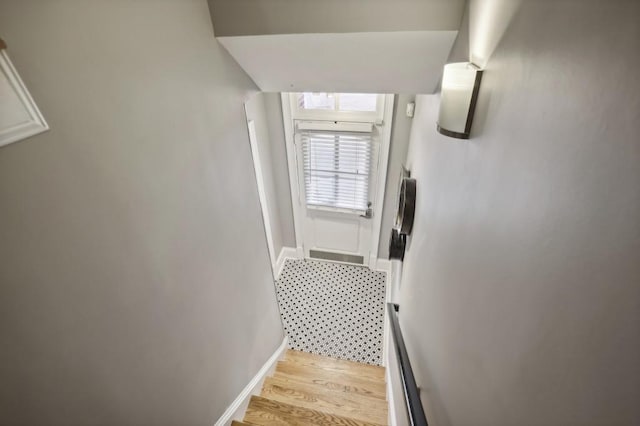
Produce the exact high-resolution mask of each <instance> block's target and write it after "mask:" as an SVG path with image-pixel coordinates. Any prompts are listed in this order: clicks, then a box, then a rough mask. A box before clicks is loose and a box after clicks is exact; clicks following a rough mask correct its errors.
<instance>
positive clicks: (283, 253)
mask: <svg viewBox="0 0 640 426" xmlns="http://www.w3.org/2000/svg"><path fill="white" fill-rule="evenodd" d="M286 259H302V258H301V257H300V256H298V250H297V249H296V248H295V247H282V250H280V254H279V255H278V261H277V262H276V268H275V275H276V277H275V278H276V279H278V278H280V274H281V273H282V267H283V266H284V261H285V260H286Z"/></svg>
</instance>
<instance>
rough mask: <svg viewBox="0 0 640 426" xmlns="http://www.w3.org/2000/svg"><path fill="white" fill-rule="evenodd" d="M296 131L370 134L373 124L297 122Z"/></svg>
mask: <svg viewBox="0 0 640 426" xmlns="http://www.w3.org/2000/svg"><path fill="white" fill-rule="evenodd" d="M298 130H329V131H332V132H361V133H371V132H372V131H373V123H356V122H347V121H299V122H298Z"/></svg>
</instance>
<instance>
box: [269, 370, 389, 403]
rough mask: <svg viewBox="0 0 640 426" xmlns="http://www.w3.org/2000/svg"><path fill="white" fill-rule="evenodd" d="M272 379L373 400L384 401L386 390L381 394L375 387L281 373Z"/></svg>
mask: <svg viewBox="0 0 640 426" xmlns="http://www.w3.org/2000/svg"><path fill="white" fill-rule="evenodd" d="M273 377H274V378H279V379H282V380H286V381H290V382H294V383H301V384H309V385H313V386H318V387H323V388H326V389H329V390H335V391H339V392H348V393H351V394H359V395H362V396H366V397H369V398H375V399H377V400H382V401H386V390H385V391H384V392H382V391H381V390H380V389H378V388H375V387H374V388H371V387H364V386H360V385H358V386H356V385H353V384H348V383H338V382H336V381H332V380H327V379H318V378H309V377H299V376H292V375H289V374H285V373H282V372H276V373H275V374H274V375H273Z"/></svg>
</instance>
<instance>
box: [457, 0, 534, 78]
mask: <svg viewBox="0 0 640 426" xmlns="http://www.w3.org/2000/svg"><path fill="white" fill-rule="evenodd" d="M521 3H522V0H471V1H470V2H469V60H470V61H471V62H473V63H474V64H476V65H478V66H479V67H480V68H485V67H486V66H487V63H488V62H489V59H490V58H491V55H492V54H493V51H494V50H495V49H496V47H497V46H498V44H499V43H500V40H502V36H503V35H504V33H505V32H506V30H507V28H509V24H510V23H511V20H512V19H513V17H514V16H515V14H516V12H517V11H518V9H520V5H521Z"/></svg>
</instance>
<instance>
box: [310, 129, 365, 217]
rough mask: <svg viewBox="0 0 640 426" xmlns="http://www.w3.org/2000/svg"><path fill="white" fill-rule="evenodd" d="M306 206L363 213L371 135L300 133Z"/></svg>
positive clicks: (322, 132)
mask: <svg viewBox="0 0 640 426" xmlns="http://www.w3.org/2000/svg"><path fill="white" fill-rule="evenodd" d="M300 139H301V142H302V156H303V163H304V164H303V169H304V184H305V194H306V202H307V205H308V206H323V207H333V208H339V209H349V210H358V211H362V212H364V211H366V210H367V203H368V201H369V173H370V168H371V154H372V149H371V148H372V137H371V133H356V132H329V131H304V132H301V133H300Z"/></svg>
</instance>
